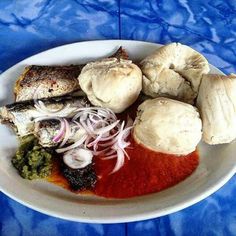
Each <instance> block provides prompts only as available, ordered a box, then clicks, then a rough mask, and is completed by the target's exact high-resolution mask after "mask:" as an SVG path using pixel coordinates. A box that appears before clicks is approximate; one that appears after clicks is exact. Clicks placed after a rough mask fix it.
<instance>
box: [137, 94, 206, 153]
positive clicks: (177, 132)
mask: <svg viewBox="0 0 236 236" xmlns="http://www.w3.org/2000/svg"><path fill="white" fill-rule="evenodd" d="M201 130H202V122H201V119H200V116H199V113H198V111H197V109H196V108H195V107H193V106H192V105H190V104H187V103H183V102H180V101H176V100H172V99H169V98H163V97H159V98H155V99H150V100H146V101H145V102H143V103H142V104H141V105H140V106H139V107H138V114H137V117H136V119H135V123H134V131H133V136H134V139H135V140H136V142H138V143H140V144H142V145H144V146H145V147H147V148H150V149H151V150H154V151H157V152H162V153H169V154H176V155H187V154H189V153H191V152H193V151H194V150H195V149H196V146H197V145H198V143H199V142H200V140H201V136H202V131H201Z"/></svg>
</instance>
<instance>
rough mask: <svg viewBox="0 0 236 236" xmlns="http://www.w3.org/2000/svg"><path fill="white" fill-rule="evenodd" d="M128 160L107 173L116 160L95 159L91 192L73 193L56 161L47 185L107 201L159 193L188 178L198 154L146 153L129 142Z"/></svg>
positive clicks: (193, 168)
mask: <svg viewBox="0 0 236 236" xmlns="http://www.w3.org/2000/svg"><path fill="white" fill-rule="evenodd" d="M126 151H127V153H128V155H129V157H130V160H128V159H127V158H126V160H125V164H124V165H123V167H122V168H121V169H120V170H119V171H117V172H115V173H113V174H110V173H111V171H112V170H113V168H114V166H115V163H116V158H115V159H111V160H102V159H101V157H95V172H96V174H97V176H99V178H98V180H97V183H96V185H95V188H94V189H93V190H92V191H88V190H86V191H82V192H81V191H73V190H71V188H70V185H69V183H68V181H67V180H66V178H65V177H64V176H63V175H62V174H61V173H60V167H59V165H60V163H59V162H60V161H59V159H57V160H56V161H55V162H54V165H53V171H52V175H51V176H50V177H49V178H48V179H47V180H48V181H49V182H51V183H54V184H56V185H59V186H61V187H63V188H65V189H68V190H70V191H72V192H75V193H80V194H81V193H82V194H91V193H94V194H95V195H98V196H102V197H107V198H130V197H135V196H141V195H145V194H149V193H154V192H159V191H161V190H164V189H166V188H169V187H171V186H173V185H176V184H177V183H179V182H180V181H182V180H184V179H186V178H187V177H188V176H189V175H191V174H192V173H193V172H194V170H195V169H196V168H197V166H198V164H199V155H198V152H197V151H194V152H192V153H190V154H189V155H186V156H176V155H170V154H163V153H158V152H154V151H152V150H149V149H147V148H145V147H143V146H141V145H139V144H137V143H135V142H134V140H133V139H132V140H131V145H130V148H128V149H126Z"/></svg>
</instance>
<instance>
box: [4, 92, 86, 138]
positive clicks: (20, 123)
mask: <svg viewBox="0 0 236 236" xmlns="http://www.w3.org/2000/svg"><path fill="white" fill-rule="evenodd" d="M40 101H42V102H43V104H44V106H45V110H46V111H45V110H44V109H37V108H36V104H35V101H34V100H28V101H21V102H16V103H13V104H9V105H6V106H3V107H0V122H1V123H5V124H10V125H11V126H13V128H14V129H15V130H16V132H17V134H18V135H19V136H25V135H28V134H32V133H33V132H34V126H35V121H34V120H35V119H36V118H40V117H47V116H48V113H47V109H48V110H50V111H53V112H54V111H55V112H54V113H50V116H52V115H53V114H55V116H56V117H72V116H73V115H75V113H76V110H77V109H78V108H80V107H85V106H87V104H88V102H87V99H86V98H84V97H73V96H62V97H54V98H48V99H41V100H40Z"/></svg>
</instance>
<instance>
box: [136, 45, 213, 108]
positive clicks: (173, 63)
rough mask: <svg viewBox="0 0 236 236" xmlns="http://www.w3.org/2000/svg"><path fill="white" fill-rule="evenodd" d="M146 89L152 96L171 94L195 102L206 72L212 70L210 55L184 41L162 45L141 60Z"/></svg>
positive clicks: (170, 95) (173, 96)
mask: <svg viewBox="0 0 236 236" xmlns="http://www.w3.org/2000/svg"><path fill="white" fill-rule="evenodd" d="M141 69H142V72H143V74H144V76H143V92H144V93H145V94H146V95H149V96H151V97H154V98H155V97H160V96H163V97H170V98H175V99H177V100H180V101H183V102H187V103H190V104H193V103H194V99H195V98H196V96H197V94H198V88H199V85H200V82H201V78H202V75H203V74H206V73H208V72H209V70H210V69H209V65H208V62H207V60H206V58H205V57H204V56H203V55H201V54H200V53H199V52H197V51H195V50H194V49H192V48H190V47H188V46H186V45H182V44H180V43H171V44H168V45H165V46H163V47H160V48H159V49H157V50H156V51H155V52H154V53H153V54H151V55H149V56H148V57H146V58H145V59H144V60H143V61H142V62H141Z"/></svg>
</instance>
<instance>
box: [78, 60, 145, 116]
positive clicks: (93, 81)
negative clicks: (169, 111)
mask: <svg viewBox="0 0 236 236" xmlns="http://www.w3.org/2000/svg"><path fill="white" fill-rule="evenodd" d="M78 79H79V84H80V86H81V89H82V90H83V91H84V92H85V93H86V95H87V97H88V99H89V101H90V102H91V103H92V104H93V105H95V106H100V107H106V108H110V109H111V110H113V111H114V112H116V113H120V112H122V111H124V110H125V109H126V108H127V107H129V106H130V105H132V104H133V103H134V102H135V100H136V99H137V98H138V96H139V94H140V91H141V89H142V72H141V70H140V69H139V67H138V66H136V65H135V64H133V63H132V61H130V60H123V59H120V60H118V59H116V58H107V59H103V60H101V61H96V62H91V63H88V64H87V65H86V66H85V67H84V68H83V69H82V72H81V74H80V75H79V77H78Z"/></svg>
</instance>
